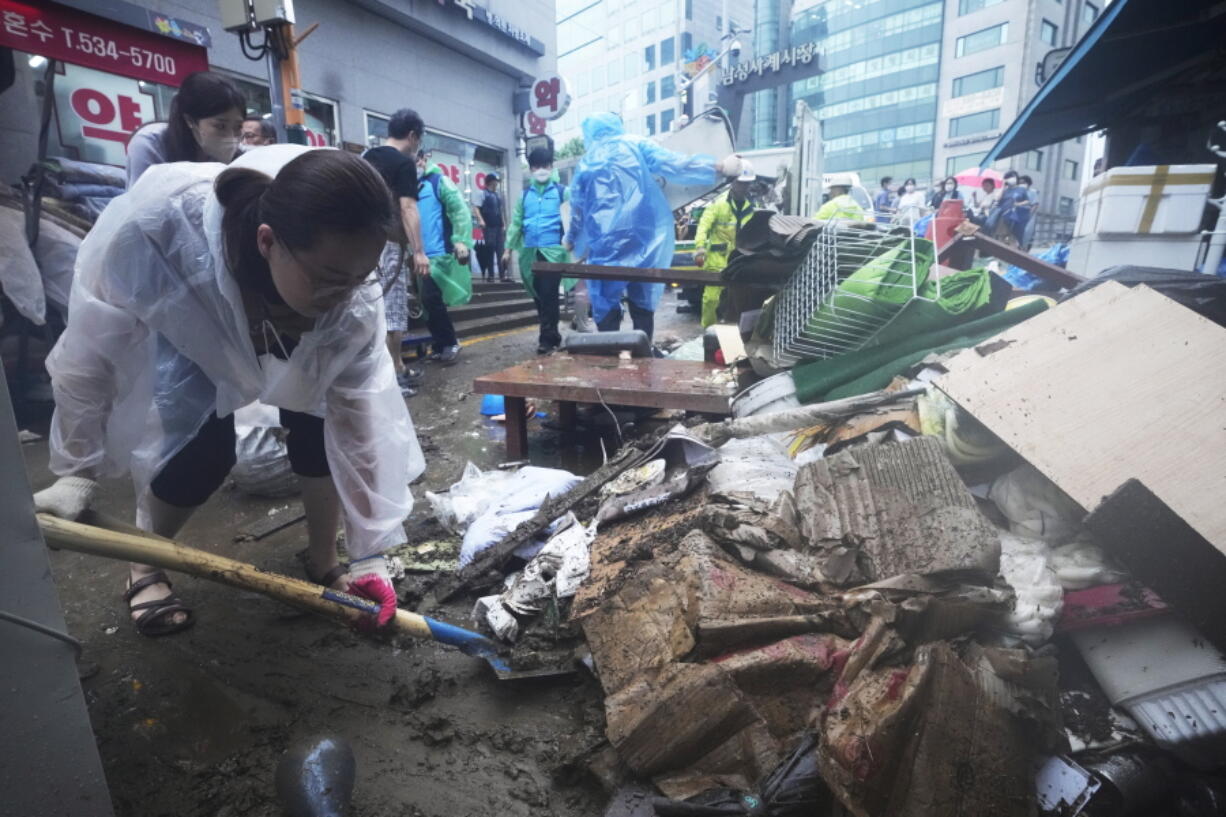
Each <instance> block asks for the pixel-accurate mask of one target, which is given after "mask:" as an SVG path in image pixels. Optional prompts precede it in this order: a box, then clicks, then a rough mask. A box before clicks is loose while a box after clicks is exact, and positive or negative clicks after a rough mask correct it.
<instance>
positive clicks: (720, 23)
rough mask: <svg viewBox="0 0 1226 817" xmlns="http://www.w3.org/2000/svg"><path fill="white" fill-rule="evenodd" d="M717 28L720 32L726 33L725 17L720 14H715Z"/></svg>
mask: <svg viewBox="0 0 1226 817" xmlns="http://www.w3.org/2000/svg"><path fill="white" fill-rule="evenodd" d="M715 30H716V31H718V32H719V33H720V34H723V33H724V18H723V17H722V16H721V15H719V14H717V15H715Z"/></svg>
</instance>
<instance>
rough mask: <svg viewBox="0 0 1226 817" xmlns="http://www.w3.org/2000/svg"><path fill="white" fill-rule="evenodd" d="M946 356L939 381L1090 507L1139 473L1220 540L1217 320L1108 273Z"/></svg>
mask: <svg viewBox="0 0 1226 817" xmlns="http://www.w3.org/2000/svg"><path fill="white" fill-rule="evenodd" d="M945 365H946V368H948V370H949V374H947V375H945V376H944V377H942V378H941V379H940V380H938V381H936V385H937V386H938V387H939V388H940V389H941V390H942V391H944V392H945V393H946V394H948V395H949V396H950V397H951V398H952V399H953V400H955V401H957V402H958V403H959V404H960V405H961V406H962V407H963V408H965V409H966V410H968V411H969V412H970V413H971V414H973V415H974V416H975V418H976V419H977V420H979V421H980V422H982V423H983V424H984V425H986V426H987V427H988V428H989V429H991V430H992V431H993V432H994V433H995V434H996V435H997V436H999V437H1000V438H1001V439H1002V440H1004V441H1005V442H1006V443H1008V444H1009V445H1010V446H1012V447H1013V448H1014V449H1015V450H1016V451H1017V452H1018V453H1019V454H1021V455H1022V456H1023V457H1025V458H1026V459H1027V460H1029V461H1030V462H1031V463H1032V464H1033V465H1034V466H1035V467H1036V468H1038V469H1039V471H1040V472H1042V473H1043V474H1044V475H1046V476H1047V477H1048V478H1049V479H1051V480H1052V481H1053V482H1055V483H1056V484H1057V485H1058V486H1060V488H1062V489H1063V490H1064V491H1065V493H1067V494H1068V495H1069V496H1071V497H1072V498H1073V499H1075V500H1076V501H1077V502H1078V503H1079V504H1081V506H1082V507H1083V508H1085V509H1086V510H1087V511H1093V510H1094V509H1095V508H1097V507H1098V505H1099V504H1100V503H1101V502H1102V500H1103V498H1104V497H1106V496H1107V495H1108V494H1111V493H1112V492H1114V491H1115V490H1116V489H1117V488H1119V487H1120V485H1122V484H1123V483H1124V482H1126V481H1127V480H1129V479H1138V480H1140V481H1141V482H1143V483H1145V485H1146V486H1148V487H1149V489H1150V490H1151V491H1153V493H1154V494H1155V495H1156V496H1157V497H1158V498H1160V499H1161V500H1162V501H1163V502H1165V503H1166V504H1167V505H1169V506H1170V508H1171V509H1172V510H1173V511H1175V513H1177V514H1178V515H1179V516H1180V517H1182V518H1183V519H1184V520H1185V521H1186V522H1187V523H1188V524H1189V525H1191V526H1192V527H1193V528H1194V529H1195V530H1196V531H1197V532H1198V533H1200V534H1201V535H1202V536H1204V537H1205V538H1206V539H1208V540H1209V541H1210V542H1212V543H1213V545H1214V546H1215V547H1217V548H1218V549H1219V550H1222V551H1223V552H1226V501H1223V500H1224V498H1226V329H1224V328H1222V327H1220V326H1218V325H1217V324H1215V323H1212V322H1211V321H1208V320H1206V319H1205V318H1202V317H1201V316H1199V315H1197V314H1196V313H1194V312H1192V311H1191V310H1189V309H1186V308H1185V307H1182V306H1180V305H1179V304H1177V303H1175V302H1174V301H1172V300H1170V299H1169V298H1167V297H1165V296H1163V295H1160V294H1158V293H1157V292H1155V291H1153V290H1152V289H1150V288H1148V287H1145V286H1138V287H1135V288H1133V289H1128V288H1127V287H1124V286H1122V285H1120V284H1117V283H1114V282H1112V283H1105V284H1102V285H1100V286H1097V287H1095V288H1094V289H1091V290H1089V291H1088V292H1085V293H1083V294H1081V295H1078V296H1077V297H1076V298H1073V299H1071V300H1069V301H1066V302H1065V303H1062V304H1060V305H1059V306H1058V307H1056V308H1055V309H1051V310H1048V311H1047V312H1044V313H1042V314H1039V315H1037V316H1035V317H1034V318H1031V319H1030V320H1028V321H1025V322H1024V323H1021V324H1018V325H1016V326H1013V327H1011V328H1009V329H1006V330H1005V331H1004V332H1002V333H1000V334H999V335H997V336H996V337H994V338H992V339H991V340H988V341H985V342H984V343H981V344H980V345H979V346H977V347H975V348H973V349H968V350H966V351H965V352H963V353H962V354H960V355H958V356H957V357H955V358H953V359H952V360H951V361H949V362H948V363H947V364H945Z"/></svg>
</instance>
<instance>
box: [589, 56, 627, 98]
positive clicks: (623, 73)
mask: <svg viewBox="0 0 1226 817" xmlns="http://www.w3.org/2000/svg"><path fill="white" fill-rule="evenodd" d="M622 65H623V68H624V70H623V71H622V76H624V77H625V78H626V79H634V78H635V77H637V76H638V75H639V55H638V54H636V53H635V52H633V51H631V52H630V53H629V54H627V55H626V59H625V60H623V61H622ZM579 93H583V92H582V91H580V92H579Z"/></svg>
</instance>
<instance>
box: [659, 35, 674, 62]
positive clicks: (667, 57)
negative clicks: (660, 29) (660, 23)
mask: <svg viewBox="0 0 1226 817" xmlns="http://www.w3.org/2000/svg"><path fill="white" fill-rule="evenodd" d="M676 60H677V54H676V49H674V48H673V38H672V37H669V38H668V39H667V40H660V66H661V67H663V66H665V65H670V64H671V63H673V62H676Z"/></svg>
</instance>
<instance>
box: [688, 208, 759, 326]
mask: <svg viewBox="0 0 1226 817" xmlns="http://www.w3.org/2000/svg"><path fill="white" fill-rule="evenodd" d="M728 192H729V191H725V192H724V193H722V194H721V195H720V196H719V197H718V198H717V199H715V201H713V202H711V204H710V205H708V206H707V208H706V209H705V210H703V212H702V218H701V219H699V221H698V232H697V233H696V234H695V236H694V246H695V248H696V249H700V250H705V251H706V253H707V257H706V260H705V261H703V264H702V268H703V269H705V270H715V271H719V270H722V269H723V268H724V267H726V266H728V256H729V255H731V254H732V251H733V250H734V249H736V237H737V233H739V232H740V230H741V228H742V227H744V226H745V222H747V221H749V217H750V216H752V215H753V204H751V203H750V201H749V199H742V200H741V201H733V200H732V199H731V198H729V196H728ZM723 291H724V288H723V287H703V290H702V325H703V326H704V327H707V326H710V325H711V324H713V323H715V321H716V320H717V316H716V310H717V309H718V308H719V296H720V293H721V292H723Z"/></svg>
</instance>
